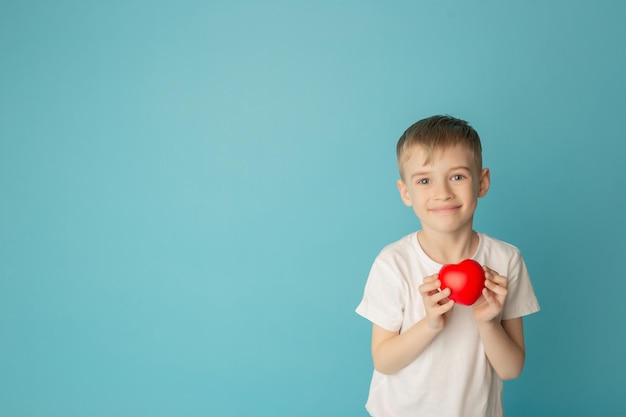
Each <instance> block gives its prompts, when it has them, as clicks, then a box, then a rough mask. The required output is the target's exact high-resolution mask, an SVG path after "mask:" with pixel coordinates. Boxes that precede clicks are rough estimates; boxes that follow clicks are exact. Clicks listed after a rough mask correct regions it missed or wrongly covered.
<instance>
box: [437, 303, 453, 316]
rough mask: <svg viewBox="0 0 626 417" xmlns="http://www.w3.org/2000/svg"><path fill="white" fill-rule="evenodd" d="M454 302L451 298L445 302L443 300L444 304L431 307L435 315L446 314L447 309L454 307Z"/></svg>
mask: <svg viewBox="0 0 626 417" xmlns="http://www.w3.org/2000/svg"><path fill="white" fill-rule="evenodd" d="M454 305H455V302H454V301H452V300H448V301H447V302H445V303H444V304H438V305H437V306H436V307H434V308H433V311H434V312H435V314H437V315H444V314H446V313H447V312H448V311H450V310H452V308H453V307H454Z"/></svg>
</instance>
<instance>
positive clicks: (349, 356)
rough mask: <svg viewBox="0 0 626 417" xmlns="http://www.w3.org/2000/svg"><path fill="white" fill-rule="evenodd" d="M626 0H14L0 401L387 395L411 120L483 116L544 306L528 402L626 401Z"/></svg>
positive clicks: (2, 120)
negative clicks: (374, 302) (382, 285)
mask: <svg viewBox="0 0 626 417" xmlns="http://www.w3.org/2000/svg"><path fill="white" fill-rule="evenodd" d="M625 21H626V5H625V3H623V2H619V1H599V2H586V1H580V0H579V1H554V2H543V1H515V2H504V3H503V2H497V1H477V2H466V1H460V0H459V1H444V2H430V1H429V2H412V1H400V2H377V1H367V0H366V1H345V2H335V1H314V2H306V3H304V2H288V1H265V2H261V1H257V2H251V1H233V2H230V1H212V2H211V1H189V0H184V1H176V2H173V1H172V2H167V1H160V2H157V1H145V0H135V1H132V0H131V1H106V2H105V1H99V2H93V1H92V2H89V1H87V2H85V1H56V2H46V1H10V0H3V1H0V63H1V65H0V187H1V188H0V190H1V196H0V415H1V416H13V417H20V416H42V415H45V416H49V417H53V416H91V417H98V416H154V417H158V416H285V417H287V416H289V417H293V416H297V417H300V416H302V417H305V416H365V415H366V413H365V411H364V408H363V404H364V402H365V399H366V396H367V388H368V385H369V378H370V373H371V362H370V356H369V336H370V335H369V331H370V327H369V323H367V322H366V321H365V320H363V319H361V318H360V317H358V316H357V315H356V314H355V313H354V312H353V310H354V308H355V307H356V305H357V303H358V301H359V300H360V297H361V294H362V290H363V285H364V283H365V279H366V276H367V272H368V270H369V267H370V265H371V262H372V260H373V258H374V256H375V255H376V254H377V252H378V251H379V250H380V249H381V248H382V247H383V246H384V245H386V244H387V243H390V242H391V241H394V240H396V239H398V238H400V237H401V236H403V235H405V234H407V233H409V232H411V231H414V230H416V229H417V228H418V227H419V225H418V223H417V220H416V218H415V217H414V215H413V213H412V211H411V210H410V209H407V208H406V207H404V206H403V205H402V203H401V201H400V199H399V198H398V196H397V191H396V189H395V184H394V182H395V179H396V168H395V165H394V146H395V142H396V140H397V138H398V136H399V135H400V134H401V133H402V131H403V130H404V129H405V128H406V127H407V126H408V125H409V124H411V123H412V122H414V121H415V120H417V119H418V118H421V117H425V116H429V115H432V114H436V113H448V114H452V115H455V116H458V117H462V118H465V119H467V120H469V121H470V122H471V123H472V124H473V125H474V126H475V127H476V128H477V130H478V131H479V133H480V134H481V136H482V139H483V145H484V148H485V151H484V159H485V164H486V165H487V166H489V167H490V168H491V169H492V177H493V178H492V179H493V184H492V188H491V191H490V193H489V195H488V196H487V197H486V198H485V199H484V200H481V203H480V206H479V212H478V214H477V219H476V228H477V229H479V230H481V231H483V232H486V233H489V234H491V235H493V236H496V237H499V238H501V239H504V240H507V241H509V242H511V243H513V244H515V245H517V246H518V247H520V248H521V249H522V251H523V253H524V255H525V258H526V261H527V263H528V266H529V268H530V271H531V275H532V278H533V281H534V285H535V289H536V292H537V294H538V296H539V298H540V302H541V305H542V308H543V310H542V312H541V313H539V314H536V315H534V316H531V317H529V318H528V319H527V320H526V321H525V323H526V335H527V346H528V361H527V366H526V369H525V371H524V374H523V375H522V376H521V377H520V378H519V379H518V380H515V381H512V382H508V383H507V384H506V394H505V402H506V411H507V416H509V417H515V416H529V415H532V416H590V415H611V416H614V415H618V414H619V413H620V412H621V413H624V412H626V396H624V394H623V389H624V386H626V377H625V376H624V375H625V372H626V361H625V359H624V348H625V344H626V338H625V333H626V332H625V331H624V329H625V326H624V321H623V319H624V317H626V307H625V304H624V294H625V293H626V285H625V278H626V277H624V272H623V271H624V268H623V266H624V259H625V255H626V243H625V238H624V236H625V235H626V222H625V220H624V212H625V211H626V203H625V194H626V193H625V190H626V187H625V185H624V181H622V180H623V179H624V178H623V177H624V172H623V171H624V170H623V165H624V162H623V160H624V157H625V156H626V145H625V142H626V140H625V139H626V133H625V129H624V117H625V114H626V81H625V78H624V71H625V68H626V48H625V47H624V44H625V42H626V25H624V22H625Z"/></svg>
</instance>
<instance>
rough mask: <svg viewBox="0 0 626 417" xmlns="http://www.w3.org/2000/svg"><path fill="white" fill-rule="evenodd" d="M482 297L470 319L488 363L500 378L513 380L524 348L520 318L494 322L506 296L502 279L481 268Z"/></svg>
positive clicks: (520, 368) (519, 366)
mask: <svg viewBox="0 0 626 417" xmlns="http://www.w3.org/2000/svg"><path fill="white" fill-rule="evenodd" d="M485 277H486V278H487V279H486V281H485V289H484V290H483V297H482V298H481V299H480V300H479V301H478V302H476V304H474V319H475V320H476V323H477V326H478V332H479V334H480V338H481V340H482V342H483V346H484V348H485V354H486V355H487V359H489V363H490V364H491V366H492V367H493V369H494V370H495V371H496V373H497V374H498V375H499V376H500V378H502V379H514V378H517V377H518V376H519V375H520V374H521V373H522V369H523V368H524V361H525V359H526V348H525V344H524V326H523V321H522V318H521V317H518V318H515V319H512V320H502V321H500V320H498V318H497V317H498V316H499V315H500V313H501V312H502V310H503V308H504V303H505V301H506V297H507V294H508V291H507V283H508V280H507V278H505V277H502V276H500V275H498V274H497V273H496V272H494V271H492V270H490V269H489V268H485Z"/></svg>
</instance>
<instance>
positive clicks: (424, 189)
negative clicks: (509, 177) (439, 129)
mask: <svg viewBox="0 0 626 417" xmlns="http://www.w3.org/2000/svg"><path fill="white" fill-rule="evenodd" d="M426 155H427V154H426V152H425V149H424V148H423V147H422V146H420V145H416V146H414V147H413V148H412V149H410V150H409V159H408V160H405V162H404V163H403V164H402V166H401V169H402V177H403V179H401V180H398V189H399V191H400V197H401V198H402V201H403V202H404V204H406V205H407V206H409V207H413V210H414V211H415V214H416V215H417V217H418V218H419V219H420V223H421V224H422V229H423V230H424V231H430V232H439V233H459V232H471V230H472V221H473V218H474V211H475V210H476V206H477V204H478V198H479V197H483V196H484V195H485V194H487V191H488V190H489V182H490V174H489V169H487V168H484V169H482V170H480V169H479V168H478V167H477V166H476V162H475V161H474V158H473V157H472V153H471V152H470V151H469V150H468V149H467V148H466V147H464V146H462V145H456V146H454V147H450V148H447V149H445V150H443V151H441V150H438V151H434V152H433V153H432V155H431V157H430V161H429V162H428V163H426Z"/></svg>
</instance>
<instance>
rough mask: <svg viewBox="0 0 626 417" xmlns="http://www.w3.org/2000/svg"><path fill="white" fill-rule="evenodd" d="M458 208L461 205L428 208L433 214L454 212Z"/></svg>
mask: <svg viewBox="0 0 626 417" xmlns="http://www.w3.org/2000/svg"><path fill="white" fill-rule="evenodd" d="M460 208H461V206H442V207H434V208H431V209H430V212H431V213H434V214H451V213H456V212H457V211H458V210H459V209H460Z"/></svg>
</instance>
